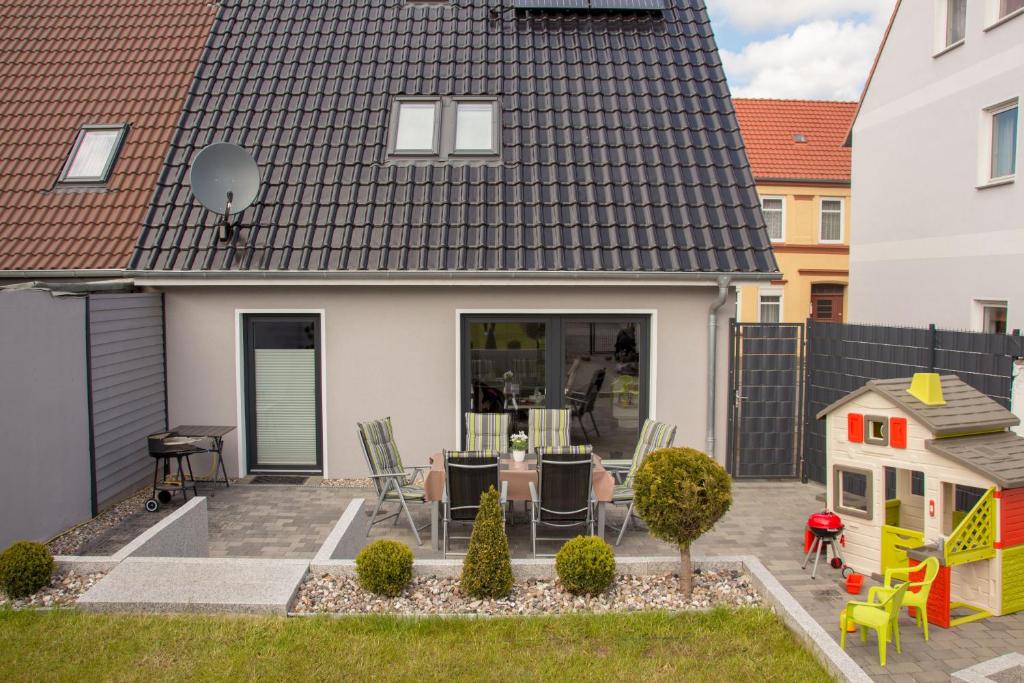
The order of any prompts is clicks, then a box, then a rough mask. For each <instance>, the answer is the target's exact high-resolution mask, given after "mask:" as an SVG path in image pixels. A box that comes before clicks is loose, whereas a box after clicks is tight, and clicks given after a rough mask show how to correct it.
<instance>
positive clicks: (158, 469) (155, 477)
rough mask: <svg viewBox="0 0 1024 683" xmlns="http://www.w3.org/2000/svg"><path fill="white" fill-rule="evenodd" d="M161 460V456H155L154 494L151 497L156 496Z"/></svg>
mask: <svg viewBox="0 0 1024 683" xmlns="http://www.w3.org/2000/svg"><path fill="white" fill-rule="evenodd" d="M160 460H161V458H153V495H151V496H150V498H156V484H157V482H158V481H159V480H160Z"/></svg>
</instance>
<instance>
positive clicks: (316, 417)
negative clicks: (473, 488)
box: [130, 0, 779, 477]
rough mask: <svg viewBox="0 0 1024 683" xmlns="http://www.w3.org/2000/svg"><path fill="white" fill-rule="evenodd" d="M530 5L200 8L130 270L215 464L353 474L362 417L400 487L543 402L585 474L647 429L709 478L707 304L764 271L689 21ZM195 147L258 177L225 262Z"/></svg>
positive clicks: (609, 8) (723, 315)
mask: <svg viewBox="0 0 1024 683" xmlns="http://www.w3.org/2000/svg"><path fill="white" fill-rule="evenodd" d="M544 4H545V2H544V1H543V0H529V2H527V1H525V0H512V1H511V2H508V3H505V4H504V5H503V6H502V7H498V6H496V5H495V4H494V3H492V2H487V1H485V0H472V1H470V0H467V1H466V2H460V3H459V4H457V5H455V4H448V3H436V2H420V1H416V0H372V1H371V0H356V1H353V2H345V3H321V2H310V3H302V4H297V3H294V2H284V1H267V2H260V3H242V2H224V3H222V4H221V5H220V9H219V13H218V17H217V20H216V23H215V25H214V28H213V32H212V39H211V41H210V44H209V45H208V47H207V49H206V50H205V52H204V54H203V57H202V63H201V65H200V67H199V69H198V71H197V75H196V79H195V80H194V81H193V83H192V86H191V90H190V93H189V96H188V101H187V103H186V105H185V110H184V114H183V116H182V117H181V120H180V121H179V124H178V130H177V132H176V134H175V136H174V143H173V146H172V149H171V152H170V154H169V156H168V160H167V164H166V165H165V167H164V169H163V172H162V174H161V179H160V182H159V184H158V189H157V191H156V195H155V197H154V199H153V203H152V208H151V210H150V212H149V214H148V217H147V218H146V220H145V225H144V227H143V229H142V233H141V236H140V237H139V242H138V246H137V248H136V250H135V253H134V255H133V256H132V258H131V262H130V274H131V276H132V277H133V278H135V280H136V282H137V283H139V284H143V285H146V286H148V287H151V288H154V289H157V290H159V291H162V292H163V293H164V297H165V302H166V310H165V313H166V320H167V369H168V399H169V410H170V422H171V423H179V422H183V423H200V424H237V425H239V429H238V431H237V432H236V434H234V435H231V436H230V437H229V439H228V441H227V451H226V454H227V456H228V458H229V470H232V471H233V472H234V473H238V472H243V473H245V472H257V471H278V472H280V471H298V472H316V473H319V472H322V473H323V474H324V475H325V476H328V477H352V476H365V473H366V466H365V464H364V462H363V459H362V456H361V454H360V451H359V448H358V444H357V441H356V431H355V428H356V422H357V421H359V420H365V419H367V418H373V417H379V416H384V415H390V416H391V417H392V418H393V420H394V424H395V428H396V432H397V441H398V443H399V445H400V447H401V448H402V454H403V457H404V459H405V461H406V462H408V463H412V462H415V463H418V464H422V463H424V462H426V459H427V457H428V456H429V455H430V454H432V453H435V452H438V451H440V450H441V449H442V448H454V447H458V446H459V445H460V442H461V441H462V438H463V417H462V413H463V412H464V411H469V410H479V411H501V410H508V411H510V412H511V413H512V414H513V417H514V419H515V425H514V427H513V428H514V429H519V428H523V429H525V426H526V425H525V420H524V417H525V414H526V410H527V409H528V408H530V407H543V406H548V407H556V406H561V405H563V404H564V403H565V402H566V399H565V393H566V392H567V391H571V392H579V393H582V394H584V395H586V394H587V393H590V394H591V395H592V396H596V399H595V400H594V401H593V402H592V406H593V407H592V410H593V414H588V415H586V416H584V419H585V420H586V422H584V423H583V424H584V425H585V426H586V427H587V429H588V432H587V433H585V432H584V431H583V430H582V429H581V428H580V424H579V422H580V421H578V420H576V419H574V421H573V428H574V435H573V438H574V440H576V441H577V442H583V441H585V440H590V441H591V442H592V443H594V445H595V448H596V449H597V450H598V452H600V453H602V454H605V455H625V456H626V457H629V454H631V453H632V450H633V448H634V446H635V443H636V439H637V435H638V430H639V427H640V425H641V424H642V421H643V419H644V418H647V417H656V418H657V419H659V420H664V421H666V422H671V423H674V424H676V425H678V427H679V430H678V434H677V439H676V441H677V443H681V444H686V445H691V446H696V447H698V448H702V449H704V448H707V449H710V450H712V451H713V452H714V453H715V454H716V456H717V457H719V459H724V445H725V444H724V441H725V440H724V438H722V437H721V435H724V431H725V430H724V425H725V418H726V415H725V410H724V407H725V403H726V399H727V396H726V394H727V392H726V391H725V388H726V383H725V379H726V373H725V372H724V363H725V358H726V355H727V349H726V343H725V341H726V336H725V335H726V329H725V328H726V327H727V325H726V324H725V323H726V321H727V320H728V318H729V317H730V316H731V314H732V305H731V304H732V297H733V288H734V286H735V285H736V284H738V283H746V282H758V281H770V280H776V279H778V277H779V275H778V272H777V271H778V269H777V267H776V263H775V259H774V257H773V255H772V251H771V245H770V244H769V241H768V237H767V234H766V232H765V228H764V223H763V219H762V216H761V211H760V206H759V203H758V199H757V194H756V190H755V187H754V182H753V178H752V177H751V173H750V170H749V167H748V165H747V160H746V156H745V154H744V151H743V143H742V140H741V137H740V135H739V130H738V126H737V123H736V118H735V115H734V112H733V106H732V103H731V101H730V97H729V91H728V88H727V86H726V82H725V75H724V73H723V71H722V67H721V63H720V60H719V56H718V53H717V49H716V47H715V43H714V40H713V37H712V34H711V27H710V24H709V21H708V17H707V14H706V11H705V7H704V3H703V2H702V0H666V1H665V2H664V3H662V2H647V3H637V2H635V1H633V2H626V1H625V0H623V2H621V3H617V2H607V3H604V5H605V6H606V8H605V9H591V8H588V7H583V6H581V7H579V8H572V9H564V7H565V5H566V3H564V2H551V3H550V6H551V7H560V8H562V9H556V10H551V11H545V10H544V9H538V8H541V7H542V6H543V5H544ZM588 4H589V3H581V5H588ZM645 4H646V5H648V6H649V7H650V9H647V10H643V9H637V8H638V7H642V6H643V5H645ZM527 7H529V8H527ZM616 7H619V8H626V7H632V8H633V9H632V10H631V11H621V9H616ZM530 8H532V9H530ZM216 141H226V142H231V143H236V144H238V145H240V146H242V147H244V148H245V149H246V150H248V151H249V152H250V153H251V154H252V155H253V156H254V158H255V160H256V162H257V164H258V166H259V169H260V174H261V177H262V184H261V187H260V190H259V193H258V195H257V197H256V201H255V203H254V205H253V206H252V207H250V208H249V209H247V210H245V211H244V212H242V213H241V214H240V215H239V216H238V219H237V224H236V225H234V226H233V228H232V230H231V232H230V236H229V237H228V239H227V240H226V241H220V240H219V238H218V233H219V230H218V222H219V220H220V218H219V216H217V215H212V214H211V213H210V212H208V211H206V210H205V209H203V208H202V207H201V206H200V205H199V204H198V203H197V202H196V200H195V199H194V197H193V196H192V194H191V192H190V187H189V175H188V173H189V167H190V164H191V163H192V161H193V160H194V159H195V158H196V155H197V154H198V153H199V151H200V150H201V149H203V148H204V147H205V146H206V145H209V144H210V143H213V142H216ZM709 357H710V360H709ZM716 367H717V368H718V370H719V372H718V373H717V376H716V375H715V369H716ZM591 417H593V418H595V419H596V425H595V424H594V423H592V422H591ZM709 419H713V422H712V425H711V428H709V426H708V421H709ZM592 426H596V428H597V429H590V428H591V427H592ZM716 429H717V433H718V434H719V435H720V438H719V439H718V440H717V442H715V441H714V436H715V432H716Z"/></svg>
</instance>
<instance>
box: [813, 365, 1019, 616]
mask: <svg viewBox="0 0 1024 683" xmlns="http://www.w3.org/2000/svg"><path fill="white" fill-rule="evenodd" d="M818 419H825V420H826V425H827V428H826V440H827V468H828V486H827V492H826V495H827V500H828V505H829V506H830V507H831V508H832V509H833V510H834V511H835V512H837V513H838V514H839V515H840V516H842V518H843V522H844V523H845V525H846V529H845V536H846V548H845V550H844V555H845V556H846V562H847V564H848V565H849V566H850V567H852V568H853V569H854V570H856V571H858V572H860V573H862V574H868V575H872V574H875V575H881V574H883V573H884V571H885V569H886V568H888V567H905V566H907V565H908V564H909V565H911V566H913V565H915V564H917V563H919V562H923V561H924V560H925V559H926V558H927V557H936V558H938V560H939V563H940V565H941V570H940V573H939V576H938V578H937V579H936V582H935V584H933V586H932V591H931V594H930V598H929V602H928V620H929V622H931V623H933V624H936V625H939V626H943V627H946V628H949V627H950V626H955V625H957V624H961V623H964V622H967V621H973V620H975V619H981V618H984V617H988V616H993V615H1001V614H1009V613H1011V612H1016V611H1018V610H1021V609H1024V438H1022V437H1020V436H1018V435H1017V434H1015V433H1013V432H1012V431H1009V428H1010V427H1013V426H1016V425H1017V424H1019V422H1020V421H1019V420H1018V419H1017V417H1016V416H1015V415H1013V413H1011V412H1010V411H1008V410H1006V409H1005V408H1003V407H1002V406H1001V405H999V404H998V403H996V402H995V401H993V400H992V399H990V398H988V397H987V396H985V395H984V394H982V393H980V392H978V391H977V390H975V389H973V388H971V387H970V386H968V385H967V384H965V383H964V382H962V381H960V379H959V378H958V377H956V376H953V375H950V376H942V377H940V376H939V375H936V374H919V375H915V376H914V377H913V378H906V379H889V380H872V381H869V382H868V383H867V384H866V385H865V386H864V387H862V388H861V389H859V390H857V391H854V392H853V393H851V394H849V395H847V396H846V397H845V398H843V399H841V400H839V401H837V402H836V403H833V404H832V405H831V406H829V407H828V408H825V409H824V410H822V411H821V412H820V413H818Z"/></svg>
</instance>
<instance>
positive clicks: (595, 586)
mask: <svg viewBox="0 0 1024 683" xmlns="http://www.w3.org/2000/svg"><path fill="white" fill-rule="evenodd" d="M555 571H556V572H557V573H558V580H559V581H561V582H562V586H564V587H565V589H566V590H567V591H569V592H570V593H572V594H574V595H597V594H599V593H603V592H605V591H606V590H608V586H610V585H611V584H612V580H614V579H615V552H614V551H613V550H612V547H611V546H610V545H608V544H607V543H605V541H604V539H601V538H598V537H597V536H577V537H576V538H574V539H572V540H571V541H569V542H568V543H566V544H565V545H563V546H562V549H561V550H559V551H558V554H557V555H555Z"/></svg>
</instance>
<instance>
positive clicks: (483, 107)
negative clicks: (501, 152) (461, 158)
mask: <svg viewBox="0 0 1024 683" xmlns="http://www.w3.org/2000/svg"><path fill="white" fill-rule="evenodd" d="M494 138H495V126H494V103H493V102H459V103H458V104H457V105H456V113H455V151H456V152H462V153H466V152H469V153H478V154H479V153H485V154H493V153H494V152H495V151H496V147H497V145H496V144H495V139H494Z"/></svg>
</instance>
